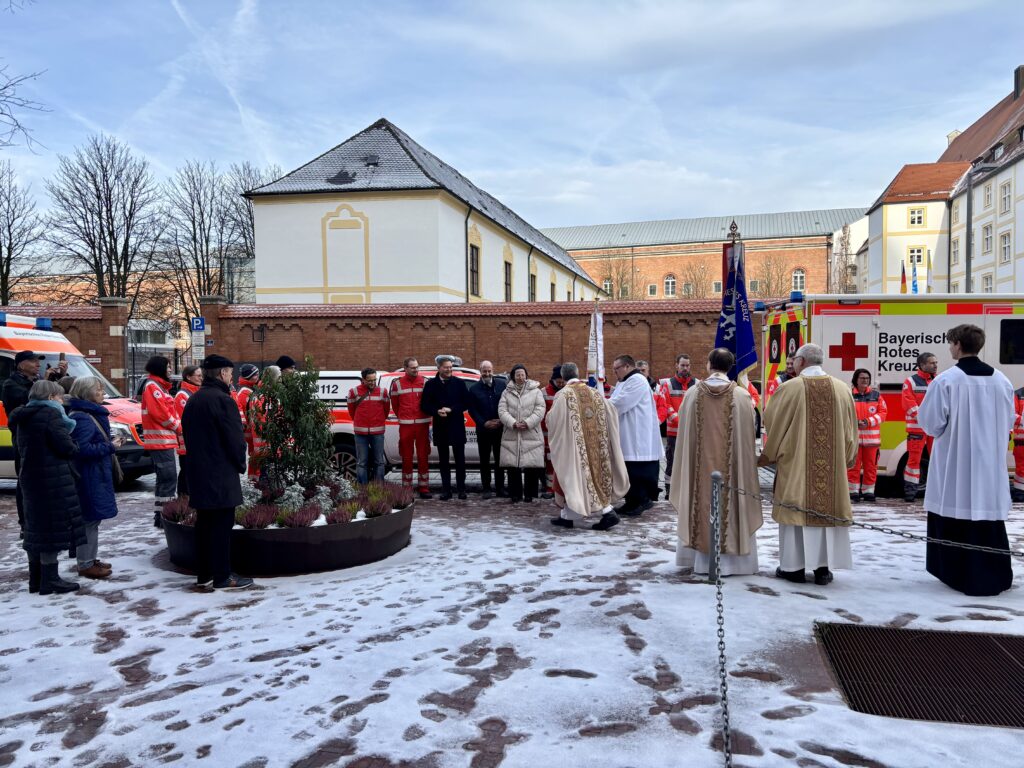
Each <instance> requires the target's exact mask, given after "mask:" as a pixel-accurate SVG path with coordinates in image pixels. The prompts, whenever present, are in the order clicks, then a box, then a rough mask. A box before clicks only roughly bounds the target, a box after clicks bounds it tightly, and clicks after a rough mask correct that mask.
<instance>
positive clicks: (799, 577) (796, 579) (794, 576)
mask: <svg viewBox="0 0 1024 768" xmlns="http://www.w3.org/2000/svg"><path fill="white" fill-rule="evenodd" d="M775 577H776V578H779V579H785V580H786V581H792V582H793V583H794V584H804V583H806V581H807V574H806V573H804V572H803V571H784V570H782V566H779V567H778V568H776V569H775Z"/></svg>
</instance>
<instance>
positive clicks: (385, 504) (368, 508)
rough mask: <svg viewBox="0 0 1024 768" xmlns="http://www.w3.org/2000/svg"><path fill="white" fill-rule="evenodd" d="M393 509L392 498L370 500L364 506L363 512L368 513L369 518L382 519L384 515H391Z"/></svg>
mask: <svg viewBox="0 0 1024 768" xmlns="http://www.w3.org/2000/svg"><path fill="white" fill-rule="evenodd" d="M392 509H393V507H392V506H391V497H390V496H384V497H382V498H377V499H368V500H367V501H366V503H365V504H364V505H363V511H364V512H366V516H367V517H382V516H383V515H390V514H391V510H392Z"/></svg>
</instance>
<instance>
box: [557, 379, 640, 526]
mask: <svg viewBox="0 0 1024 768" xmlns="http://www.w3.org/2000/svg"><path fill="white" fill-rule="evenodd" d="M579 375H580V373H579V368H578V366H577V365H576V364H575V363H565V364H564V365H563V366H562V378H563V379H564V380H565V382H566V384H565V386H564V387H562V389H561V390H559V392H558V394H557V395H556V396H555V402H554V404H553V405H552V406H551V410H550V411H549V412H548V415H547V424H548V442H549V444H550V446H551V465H552V467H553V468H554V475H555V482H554V492H555V504H556V505H557V506H558V507H559V508H560V509H561V514H560V515H559V516H558V517H556V518H555V519H553V520H552V521H551V522H552V524H553V525H558V526H561V527H563V528H572V527H573V526H574V525H575V524H576V523H581V524H582V523H585V524H587V525H589V526H590V527H591V528H593V529H594V530H599V531H603V530H607V529H608V528H611V527H612V526H613V525H615V524H617V523H618V522H619V517H618V515H616V514H615V512H614V511H613V509H612V504H613V503H615V502H616V501H619V500H620V499H621V498H623V497H624V496H625V495H626V491H628V490H629V476H628V475H627V474H626V462H625V461H624V460H623V458H622V448H621V447H620V445H619V416H618V413H616V411H615V406H614V405H612V404H611V402H610V401H609V400H607V399H605V397H604V396H603V395H602V394H601V393H600V392H598V391H597V390H596V389H592V388H591V387H588V386H587V385H586V384H585V383H583V382H582V381H580V380H579Z"/></svg>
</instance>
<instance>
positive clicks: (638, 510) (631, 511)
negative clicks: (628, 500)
mask: <svg viewBox="0 0 1024 768" xmlns="http://www.w3.org/2000/svg"><path fill="white" fill-rule="evenodd" d="M653 506H654V502H653V501H645V502H644V503H643V504H641V505H640V506H639V507H629V508H627V509H620V510H618V513H619V514H620V515H625V516H626V517H640V515H642V514H643V513H644V512H646V511H647V510H648V509H650V508H651V507H653Z"/></svg>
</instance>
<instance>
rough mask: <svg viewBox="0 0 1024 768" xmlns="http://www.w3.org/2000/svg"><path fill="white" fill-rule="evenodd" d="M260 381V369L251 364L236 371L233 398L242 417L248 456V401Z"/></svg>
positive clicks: (251, 444)
mask: <svg viewBox="0 0 1024 768" xmlns="http://www.w3.org/2000/svg"><path fill="white" fill-rule="evenodd" d="M259 380H260V369H259V368H257V367H256V366H255V365H253V364H252V363H245V364H244V365H242V367H240V368H239V369H238V389H237V390H236V391H235V394H234V398H235V402H236V403H237V404H238V415H239V416H241V417H242V431H243V432H244V433H245V445H246V448H247V449H248V451H249V455H250V456H252V454H253V442H252V427H251V425H250V424H249V401H250V400H251V399H252V390H253V387H255V386H256V384H257V382H259Z"/></svg>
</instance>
